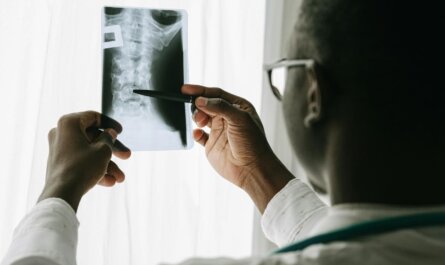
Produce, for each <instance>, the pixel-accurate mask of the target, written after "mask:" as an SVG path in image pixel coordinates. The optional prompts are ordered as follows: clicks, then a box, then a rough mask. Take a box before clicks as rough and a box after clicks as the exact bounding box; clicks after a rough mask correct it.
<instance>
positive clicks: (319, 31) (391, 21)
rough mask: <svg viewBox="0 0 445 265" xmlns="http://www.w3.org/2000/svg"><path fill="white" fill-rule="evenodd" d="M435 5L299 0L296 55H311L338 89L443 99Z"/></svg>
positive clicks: (379, 0) (439, 19) (438, 18)
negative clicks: (324, 69)
mask: <svg viewBox="0 0 445 265" xmlns="http://www.w3.org/2000/svg"><path fill="white" fill-rule="evenodd" d="M439 3H440V1H439V2H437V3H436V2H432V3H429V2H428V3H425V2H420V1H409V0H408V1H393V0H303V2H302V5H301V8H300V15H299V19H298V21H297V24H296V30H297V34H296V37H297V39H296V42H297V47H298V51H297V53H298V56H301V57H315V58H314V59H315V60H316V61H318V62H319V63H320V64H321V65H322V66H323V67H324V68H326V71H327V72H328V73H330V75H331V76H330V78H331V79H332V81H333V82H334V83H336V85H337V86H338V87H339V89H340V90H341V89H345V90H349V91H355V92H356V93H358V94H361V95H363V96H366V97H370V98H372V97H373V96H377V97H378V96H379V94H380V95H381V93H385V96H387V97H388V96H390V95H391V94H392V93H393V94H394V96H398V97H399V96H400V92H403V94H402V95H404V96H406V97H410V98H412V99H416V100H417V101H419V96H421V98H423V99H426V98H425V96H426V97H428V93H430V95H429V98H428V99H431V98H434V99H435V100H437V97H440V98H441V101H443V100H445V98H444V94H445V93H444V92H443V85H442V83H441V82H442V79H443V78H442V77H441V75H443V74H440V73H441V72H442V69H443V67H442V64H443V63H445V61H444V60H443V55H442V49H445V46H444V45H443V41H441V40H440V39H442V37H441V36H440V35H442V34H443V32H444V30H443V29H442V27H443V26H444V24H443V23H442V21H443V19H442V16H443V15H442V14H441V13H442V12H443V11H442V10H443V9H442V8H440V6H439ZM358 87H360V89H358ZM379 90H380V91H379ZM402 90H403V91H402ZM375 91H377V92H381V93H375ZM431 93H432V94H431ZM377 97H376V98H377ZM436 103H437V102H436ZM442 105H445V102H444V103H442ZM443 110H444V107H442V111H443Z"/></svg>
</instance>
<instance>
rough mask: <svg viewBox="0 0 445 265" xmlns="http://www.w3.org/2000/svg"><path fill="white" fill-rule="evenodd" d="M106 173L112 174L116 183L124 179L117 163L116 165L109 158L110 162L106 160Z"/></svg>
mask: <svg viewBox="0 0 445 265" xmlns="http://www.w3.org/2000/svg"><path fill="white" fill-rule="evenodd" d="M107 175H111V176H113V178H114V179H115V180H116V182H118V183H121V182H123V181H124V180H125V174H124V172H123V171H122V170H121V169H120V168H119V167H118V165H116V163H114V162H113V161H111V160H110V162H108V167H107Z"/></svg>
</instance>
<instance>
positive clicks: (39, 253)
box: [1, 198, 79, 265]
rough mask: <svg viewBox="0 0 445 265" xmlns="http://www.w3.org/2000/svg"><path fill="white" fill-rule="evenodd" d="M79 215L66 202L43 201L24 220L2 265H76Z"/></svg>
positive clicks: (16, 231) (54, 199)
mask: <svg viewBox="0 0 445 265" xmlns="http://www.w3.org/2000/svg"><path fill="white" fill-rule="evenodd" d="M78 227H79V222H78V220H77V217H76V213H75V212H74V210H73V209H72V208H71V206H70V205H69V204H68V203H66V202H65V201H64V200H61V199H58V198H49V199H45V200H43V201H41V202H39V203H38V204H37V205H35V206H34V207H33V208H32V209H31V211H30V212H29V213H28V214H27V215H26V216H25V218H23V219H22V221H21V222H20V224H19V225H18V226H17V228H16V229H15V231H14V235H13V240H12V243H11V246H10V247H9V250H8V252H7V254H6V256H5V257H4V259H3V261H2V263H1V265H25V264H34V265H36V264H37V265H38V264H46V265H48V264H50V265H53V264H60V265H61V264H63V265H75V264H76V248H77V231H78Z"/></svg>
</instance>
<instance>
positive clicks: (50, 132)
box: [48, 128, 56, 143]
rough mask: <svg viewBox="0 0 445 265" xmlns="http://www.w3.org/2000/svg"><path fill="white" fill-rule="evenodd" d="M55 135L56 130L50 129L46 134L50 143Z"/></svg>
mask: <svg viewBox="0 0 445 265" xmlns="http://www.w3.org/2000/svg"><path fill="white" fill-rule="evenodd" d="M55 135H56V128H52V129H51V130H49V132H48V141H49V142H50V143H51V142H52V141H53V140H54V137H55Z"/></svg>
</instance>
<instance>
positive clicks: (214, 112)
mask: <svg viewBox="0 0 445 265" xmlns="http://www.w3.org/2000/svg"><path fill="white" fill-rule="evenodd" d="M195 105H196V107H198V108H199V109H200V110H202V111H203V112H205V113H206V114H208V115H211V116H222V117H223V118H224V119H225V120H227V121H228V122H229V124H230V123H239V122H240V121H241V120H242V119H244V117H245V116H246V115H249V114H248V113H247V112H245V111H243V110H241V109H239V107H238V105H236V104H230V103H229V102H228V101H227V100H224V99H222V98H205V97H198V98H197V99H196V100H195Z"/></svg>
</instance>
